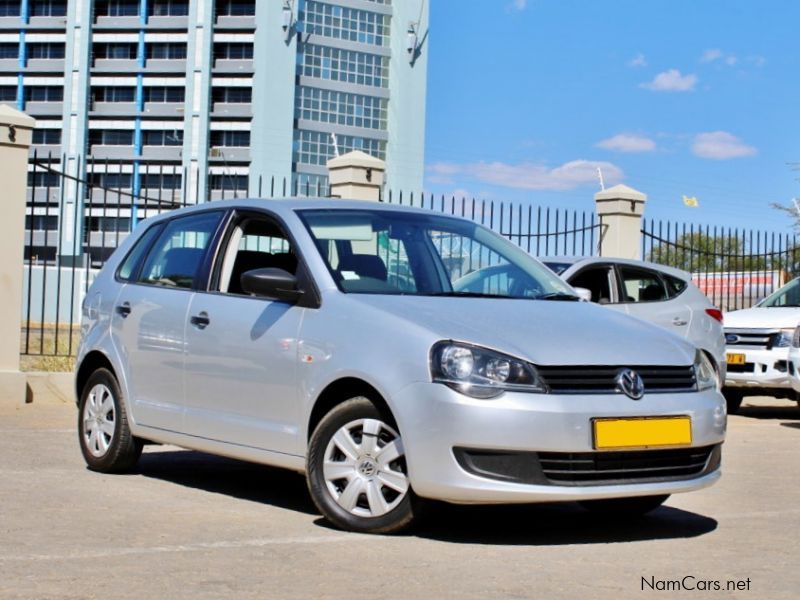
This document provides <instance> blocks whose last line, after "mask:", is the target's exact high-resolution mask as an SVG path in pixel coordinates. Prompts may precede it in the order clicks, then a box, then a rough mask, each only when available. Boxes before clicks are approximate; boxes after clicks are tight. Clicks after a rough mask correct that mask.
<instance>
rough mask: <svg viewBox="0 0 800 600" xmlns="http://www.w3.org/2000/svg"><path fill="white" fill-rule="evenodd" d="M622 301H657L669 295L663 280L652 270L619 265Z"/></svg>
mask: <svg viewBox="0 0 800 600" xmlns="http://www.w3.org/2000/svg"><path fill="white" fill-rule="evenodd" d="M620 275H621V276H622V292H623V294H624V295H625V297H624V298H623V299H622V300H623V302H658V301H659V300H666V299H667V298H668V297H669V296H668V294H667V289H666V287H665V286H664V282H663V281H662V280H661V278H660V277H659V276H658V274H657V273H655V272H654V271H650V270H648V269H637V268H634V267H620Z"/></svg>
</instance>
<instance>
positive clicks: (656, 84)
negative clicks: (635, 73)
mask: <svg viewBox="0 0 800 600" xmlns="http://www.w3.org/2000/svg"><path fill="white" fill-rule="evenodd" d="M696 83H697V75H691V74H689V75H681V72H680V71H679V70H678V69H670V70H669V71H664V72H663V73H659V74H658V75H656V76H655V78H654V79H653V81H649V82H647V83H643V84H641V86H640V87H643V88H645V89H647V90H652V91H654V92H691V91H692V90H693V89H694V86H695V84H696Z"/></svg>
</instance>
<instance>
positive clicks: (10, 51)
mask: <svg viewBox="0 0 800 600" xmlns="http://www.w3.org/2000/svg"><path fill="white" fill-rule="evenodd" d="M0 58H19V44H17V43H16V42H3V43H2V44H0Z"/></svg>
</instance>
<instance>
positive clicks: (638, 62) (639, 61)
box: [628, 52, 647, 67]
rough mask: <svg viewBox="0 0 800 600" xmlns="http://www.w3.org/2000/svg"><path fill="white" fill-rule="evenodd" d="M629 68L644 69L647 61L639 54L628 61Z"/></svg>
mask: <svg viewBox="0 0 800 600" xmlns="http://www.w3.org/2000/svg"><path fill="white" fill-rule="evenodd" d="M628 66H629V67H646V66H647V59H646V58H645V57H644V54H642V53H641V52H639V54H637V55H636V56H634V57H633V58H632V59H630V60H629V61H628Z"/></svg>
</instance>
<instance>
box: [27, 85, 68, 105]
mask: <svg viewBox="0 0 800 600" xmlns="http://www.w3.org/2000/svg"><path fill="white" fill-rule="evenodd" d="M63 101H64V88H63V87H61V86H57V85H37V86H31V87H26V88H25V102H63Z"/></svg>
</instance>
